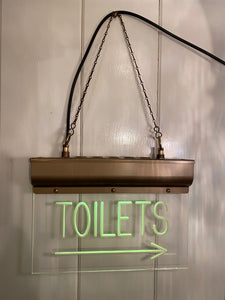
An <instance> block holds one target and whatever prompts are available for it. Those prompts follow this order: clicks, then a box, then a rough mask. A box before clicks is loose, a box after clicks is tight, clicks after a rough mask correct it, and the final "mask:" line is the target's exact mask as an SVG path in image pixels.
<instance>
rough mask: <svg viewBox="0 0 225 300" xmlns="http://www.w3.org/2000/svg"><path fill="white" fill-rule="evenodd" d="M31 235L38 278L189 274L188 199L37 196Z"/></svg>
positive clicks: (125, 196)
mask: <svg viewBox="0 0 225 300" xmlns="http://www.w3.org/2000/svg"><path fill="white" fill-rule="evenodd" d="M128 198H129V199H128ZM32 232H33V233H32V234H33V238H32V273H33V274H38V273H40V274H41V273H70V272H104V271H111V272H112V271H141V270H167V269H168V270H172V269H184V268H187V267H188V195H187V194H185V195H183V194H176V195H172V194H170V195H168V194H164V195H161V194H160V195H154V194H149V195H142V194H131V195H129V197H128V195H126V194H88V195H87V194H83V195H75V194H67V195H62V194H61V195H52V194H50V195H45V194H33V230H32Z"/></svg>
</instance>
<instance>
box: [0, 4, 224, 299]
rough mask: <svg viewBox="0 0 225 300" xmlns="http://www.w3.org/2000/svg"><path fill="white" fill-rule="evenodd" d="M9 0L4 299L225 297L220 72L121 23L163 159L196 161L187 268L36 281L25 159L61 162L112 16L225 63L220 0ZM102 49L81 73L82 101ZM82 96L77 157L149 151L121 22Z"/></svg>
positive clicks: (4, 7) (2, 131)
mask: <svg viewBox="0 0 225 300" xmlns="http://www.w3.org/2000/svg"><path fill="white" fill-rule="evenodd" d="M1 2H2V3H1V11H2V13H1V108H0V113H1V114H0V122H1V123H0V139H1V141H0V150H1V152H0V168H1V175H0V176H1V181H0V184H1V186H0V201H1V202H0V203H1V209H0V239H1V242H0V266H1V280H0V282H1V288H0V298H1V299H15V298H17V299H34V300H36V299H37V300H39V299H41V300H45V299H54V300H56V299H64V298H66V299H79V300H80V299H81V300H84V299H90V298H92V299H106V298H107V299H115V298H117V299H137V298H138V299H154V300H156V299H157V300H162V299H171V300H172V299H176V300H177V299H182V300H183V299H184V300H186V299H187V300H188V299H191V300H195V299H196V300H199V299H200V300H211V299H215V300H217V299H218V300H219V299H224V297H225V272H224V269H225V262H224V253H225V239H224V228H225V218H224V216H225V204H224V199H223V198H224V195H225V188H224V186H225V185H224V182H223V181H224V178H225V171H224V170H225V163H224V159H225V150H224V129H225V117H224V115H225V106H224V103H223V100H224V99H223V98H224V92H225V87H224V86H225V85H224V75H225V69H224V66H222V65H220V64H219V63H217V62H215V61H212V60H211V59H208V58H206V57H205V56H203V55H200V54H198V53H196V52H195V51H190V49H188V48H187V47H185V46H180V45H179V44H178V43H177V42H175V41H173V40H172V39H170V38H167V37H165V36H164V35H161V34H160V35H158V33H157V32H156V31H155V30H153V29H151V28H150V27H149V26H147V25H145V24H142V23H140V22H139V21H137V20H134V19H131V18H129V17H124V20H125V22H126V25H127V30H128V32H129V36H130V39H131V42H132V45H133V47H134V49H135V53H136V56H137V59H138V63H139V65H140V68H141V72H142V74H143V78H146V80H145V83H146V87H147V90H149V91H150V95H151V99H152V104H153V109H154V111H155V112H156V114H157V116H158V119H160V123H161V127H162V131H163V133H164V147H165V149H166V156H167V157H168V158H175V157H176V158H184V157H185V158H193V159H195V160H196V164H195V180H194V184H193V185H192V187H191V189H190V193H189V196H188V199H187V198H186V200H187V201H188V204H189V227H188V232H189V238H188V250H189V270H183V271H159V272H157V271H155V272H126V273H125V272H122V273H98V274H87V273H85V274H79V275H77V274H67V275H31V274H30V272H31V232H32V187H31V185H30V182H29V162H28V159H29V157H36V156H59V155H60V151H61V142H62V139H63V136H64V129H65V116H66V104H67V98H68V94H69V90H70V85H71V81H72V78H73V75H74V72H75V69H76V67H77V65H78V62H79V60H80V57H81V54H82V53H83V51H84V49H85V47H86V45H87V43H88V41H89V39H90V36H91V34H92V32H93V30H94V29H95V27H96V25H97V24H98V22H99V21H100V19H101V18H102V17H103V16H104V15H105V14H107V13H108V12H110V11H112V10H116V9H126V10H130V11H134V12H136V13H139V14H141V15H144V16H145V17H147V18H150V19H151V20H153V21H155V22H160V23H161V24H162V25H163V26H164V27H166V28H167V29H169V30H171V31H173V32H174V33H176V34H178V35H180V36H182V37H183V38H186V39H188V40H190V41H192V42H193V43H196V44H197V45H199V46H201V47H203V48H205V49H206V50H208V51H211V52H213V53H214V54H215V55H217V56H220V57H221V58H222V59H225V56H224V50H225V39H224V28H225V23H224V22H225V21H224V10H225V3H224V1H222V0H214V1H212V0H195V1H194V0H189V1H184V0H179V1H178V0H171V1H160V0H159V1H154V0H148V1H146V0H140V1H134V0H132V1H126V0H115V1H110V3H109V2H108V1H103V0H92V1H90V0H86V1H78V0H66V1H59V0H48V1H46V0H45V1H44V0H39V1H30V0H2V1H1ZM99 40H100V38H99V39H98V41H99ZM97 45H98V43H97V42H96V44H95V46H94V48H93V51H92V52H91V55H90V57H89V58H88V60H87V64H86V65H85V68H84V70H83V73H82V76H81V80H80V83H79V86H78V88H77V89H76V92H75V99H76V100H75V102H76V101H77V98H79V95H80V86H83V85H84V83H85V78H86V76H87V74H88V72H89V67H90V64H91V62H92V59H93V56H94V53H95V52H96V49H97ZM86 100H87V101H86V103H85V107H84V110H83V113H82V116H81V119H80V126H79V128H77V131H76V134H75V136H74V138H73V140H72V143H71V152H72V154H73V155H78V154H80V153H81V154H83V155H118V156H121V155H123V156H148V155H149V154H150V152H151V148H152V147H153V146H154V141H153V139H152V138H151V133H152V125H151V122H150V121H149V119H148V116H147V115H146V113H145V107H144V105H143V104H142V99H141V97H140V93H139V90H138V88H137V85H136V81H135V77H134V74H133V71H132V68H131V65H130V61H129V56H128V53H127V50H126V48H125V44H124V41H123V38H122V33H121V30H120V27H119V22H118V20H115V21H114V22H113V25H112V26H111V28H110V34H109V37H108V39H107V41H106V44H105V47H104V50H103V53H102V55H101V58H100V62H99V65H98V66H97V69H96V74H95V76H94V78H93V81H92V83H91V86H90V90H89V93H88V96H87V99H86ZM76 103H77V102H76ZM84 197H87V196H84ZM126 197H127V198H126ZM126 197H125V198H124V199H129V196H128V195H127V196H126ZM160 197H161V196H159V199H160ZM74 199H77V200H78V196H75V198H74ZM86 199H87V200H88V197H87V198H86ZM176 200H177V199H176ZM171 201H172V199H171ZM180 213H181V214H182V212H180ZM176 219H177V214H175V213H174V221H175V222H176ZM177 238H178V239H179V238H182V236H178V237H177ZM78 263H79V265H80V266H82V264H84V263H85V261H82V260H80V261H79V262H78Z"/></svg>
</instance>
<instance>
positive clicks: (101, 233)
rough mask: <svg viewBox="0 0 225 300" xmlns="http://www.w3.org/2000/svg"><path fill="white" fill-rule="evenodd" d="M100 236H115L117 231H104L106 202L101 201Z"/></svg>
mask: <svg viewBox="0 0 225 300" xmlns="http://www.w3.org/2000/svg"><path fill="white" fill-rule="evenodd" d="M100 236H102V237H114V236H116V234H115V233H104V202H103V201H101V203H100Z"/></svg>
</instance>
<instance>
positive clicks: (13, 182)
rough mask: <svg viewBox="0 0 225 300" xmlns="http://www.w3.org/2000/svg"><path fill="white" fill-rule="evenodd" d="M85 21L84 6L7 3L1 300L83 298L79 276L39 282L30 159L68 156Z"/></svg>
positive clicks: (77, 3) (76, 3) (0, 220)
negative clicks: (72, 89)
mask: <svg viewBox="0 0 225 300" xmlns="http://www.w3.org/2000/svg"><path fill="white" fill-rule="evenodd" d="M80 16H81V5H80V1H71V0H67V1H63V2H62V1H55V0H54V1H51V0H50V1H42V0H41V1H27V0H22V1H21V0H19V1H17V0H16V1H15V0H13V1H10V0H6V1H2V35H1V44H2V48H1V49H2V53H1V54H2V55H1V61H2V64H1V80H2V89H1V118H0V120H1V126H0V132H1V148H0V149H1V156H0V157H1V180H0V181H1V189H0V199H1V209H0V224H1V225H0V231H1V234H0V236H1V243H0V247H1V248H0V249H1V258H0V263H1V289H0V298H1V299H15V298H18V299H34V300H36V299H42V300H44V299H63V298H66V299H71V300H72V299H73V300H74V299H76V293H77V291H76V289H75V287H76V278H77V277H76V276H75V275H67V276H47V275H46V276H31V230H32V188H31V184H30V179H29V162H28V159H29V157H32V156H58V155H59V154H60V151H61V146H60V145H61V142H62V138H63V135H64V131H63V130H64V122H65V106H66V100H67V96H68V82H70V81H71V77H72V74H73V72H74V65H75V64H76V63H77V57H79V55H80V20H81V18H80ZM75 29H76V30H75ZM78 146H79V144H78ZM77 150H78V147H77V148H75V147H74V152H76V151H77Z"/></svg>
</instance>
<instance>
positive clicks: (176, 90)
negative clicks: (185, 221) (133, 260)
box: [157, 1, 225, 300]
mask: <svg viewBox="0 0 225 300" xmlns="http://www.w3.org/2000/svg"><path fill="white" fill-rule="evenodd" d="M224 9H225V6H224V2H222V1H213V2H212V1H197V2H196V1H188V2H187V1H169V2H166V1H165V2H163V7H162V16H163V18H162V25H163V26H164V27H166V28H167V29H169V30H171V31H173V32H174V33H176V34H178V35H180V36H182V37H183V38H186V39H188V40H189V41H192V42H194V43H196V44H197V45H199V46H201V47H203V48H205V49H207V50H208V51H211V52H213V53H214V54H215V55H218V56H220V57H221V58H222V59H224V49H225V43H224V39H221V37H222V36H224V15H223V12H224ZM161 62H162V73H161V74H162V77H161V121H162V128H163V131H164V132H165V147H166V149H167V150H166V153H167V156H169V157H186V158H192V159H195V160H196V164H195V179H194V184H193V186H192V187H191V192H190V196H189V270H188V271H182V272H177V273H176V272H175V273H174V272H171V273H162V272H161V273H158V285H157V286H158V288H157V293H158V297H157V299H165V298H167V299H192V300H193V299H207V300H209V299H223V298H224V295H225V292H224V283H225V277H224V267H225V264H224V258H223V253H224V252H225V243H224V235H223V233H222V228H224V226H225V222H224V214H225V211H224V203H223V195H224V184H223V179H222V178H224V177H225V172H224V150H223V146H222V145H223V144H224V139H223V135H222V134H221V133H222V132H223V131H224V126H225V122H224V103H223V100H224V99H223V98H224V96H223V95H224V75H225V71H224V66H222V65H220V64H219V63H217V62H215V61H213V60H211V59H209V58H207V57H205V56H204V55H201V54H198V53H197V52H195V51H190V50H189V49H188V48H187V47H184V46H180V45H179V43H176V42H174V41H173V40H171V39H168V38H166V37H164V36H163V38H162V57H161ZM178 238H182V236H179V237H178Z"/></svg>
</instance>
